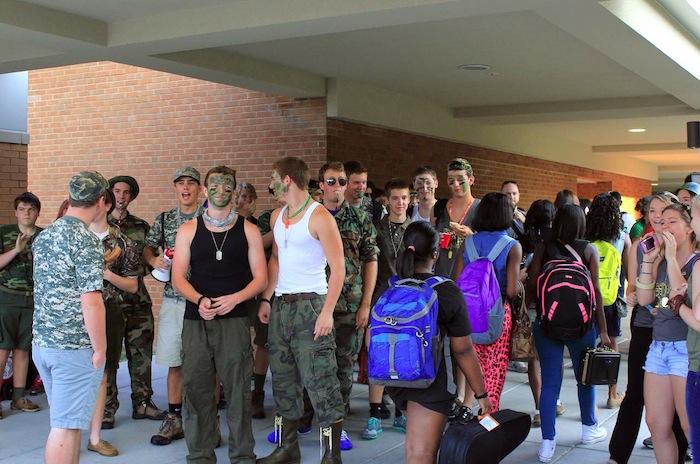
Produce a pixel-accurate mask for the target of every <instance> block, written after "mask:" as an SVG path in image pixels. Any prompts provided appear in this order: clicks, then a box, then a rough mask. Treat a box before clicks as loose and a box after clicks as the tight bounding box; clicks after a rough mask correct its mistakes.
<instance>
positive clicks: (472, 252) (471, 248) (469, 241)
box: [464, 235, 479, 263]
mask: <svg viewBox="0 0 700 464" xmlns="http://www.w3.org/2000/svg"><path fill="white" fill-rule="evenodd" d="M464 249H465V250H466V251H467V258H469V262H470V263H473V262H474V261H476V260H477V259H479V253H478V252H477V251H476V246H475V245H474V236H473V235H469V236H467V238H465V239H464Z"/></svg>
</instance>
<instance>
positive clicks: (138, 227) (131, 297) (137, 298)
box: [109, 211, 151, 310]
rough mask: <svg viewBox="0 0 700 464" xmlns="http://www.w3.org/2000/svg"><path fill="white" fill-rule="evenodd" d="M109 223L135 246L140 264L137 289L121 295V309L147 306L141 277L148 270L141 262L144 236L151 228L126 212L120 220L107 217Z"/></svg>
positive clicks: (147, 301) (144, 244)
mask: <svg viewBox="0 0 700 464" xmlns="http://www.w3.org/2000/svg"><path fill="white" fill-rule="evenodd" d="M109 222H110V223H111V224H114V225H115V226H117V227H118V228H119V231H120V232H121V233H122V234H123V235H126V236H127V237H128V238H129V239H131V241H132V242H133V243H134V244H135V245H136V253H137V254H138V257H139V260H140V262H141V265H140V267H141V272H142V274H141V275H140V276H139V289H138V291H137V292H136V293H124V294H123V295H122V305H121V306H122V308H123V309H125V310H128V309H130V308H133V307H134V306H142V305H145V306H148V305H150V304H151V296H150V295H149V294H148V290H147V289H146V285H144V283H143V276H144V275H146V274H148V271H149V268H148V265H147V264H146V262H145V261H144V260H143V249H144V248H145V247H146V236H148V231H149V230H150V229H151V226H149V225H148V223H147V222H146V221H144V220H143V219H141V218H140V217H138V216H134V215H132V214H131V213H129V212H128V211H127V213H126V217H125V218H124V219H121V220H116V219H114V218H113V217H112V216H110V217H109Z"/></svg>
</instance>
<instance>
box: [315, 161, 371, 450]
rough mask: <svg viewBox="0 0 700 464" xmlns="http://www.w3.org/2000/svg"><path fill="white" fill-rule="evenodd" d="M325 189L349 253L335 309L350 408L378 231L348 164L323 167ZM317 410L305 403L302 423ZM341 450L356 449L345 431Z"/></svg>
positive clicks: (342, 380) (343, 386)
mask: <svg viewBox="0 0 700 464" xmlns="http://www.w3.org/2000/svg"><path fill="white" fill-rule="evenodd" d="M318 177H319V181H320V182H321V188H322V189H323V205H324V206H325V207H326V209H327V210H328V211H329V212H330V213H331V214H332V215H333V216H334V217H335V221H336V223H337V225H338V230H339V231H340V236H341V238H342V241H343V250H344V255H345V283H344V285H343V292H342V294H341V296H340V298H339V299H338V304H337V305H336V307H335V312H334V326H335V343H336V345H337V349H336V361H337V364H338V380H339V381H340V391H341V393H342V396H343V404H344V406H345V410H346V411H347V410H348V409H349V401H350V392H351V390H352V382H353V378H352V368H353V363H354V360H355V357H356V356H357V354H358V353H359V350H360V346H361V339H360V333H361V331H362V329H364V328H365V327H366V326H367V321H368V320H369V310H370V303H371V301H372V294H373V292H374V286H375V284H376V281H377V270H378V265H377V255H378V252H379V249H378V248H377V232H376V229H375V228H374V225H373V224H372V220H371V217H370V216H369V215H368V214H367V213H366V212H365V211H363V210H361V209H360V208H356V207H355V206H352V205H351V204H350V203H349V202H348V201H346V200H347V197H348V195H347V192H346V186H347V185H349V184H348V177H347V176H346V172H345V169H344V166H343V165H342V164H341V163H339V162H331V163H328V164H326V165H324V166H323V167H321V169H320V170H319V176H318ZM312 418H313V409H312V408H311V405H310V404H309V402H308V401H306V402H305V416H304V423H303V424H302V426H306V427H308V426H309V425H310V424H311V420H312ZM340 444H341V449H343V450H348V449H351V448H352V442H351V441H350V439H349V437H348V436H347V433H345V431H343V437H342V440H341V443H340Z"/></svg>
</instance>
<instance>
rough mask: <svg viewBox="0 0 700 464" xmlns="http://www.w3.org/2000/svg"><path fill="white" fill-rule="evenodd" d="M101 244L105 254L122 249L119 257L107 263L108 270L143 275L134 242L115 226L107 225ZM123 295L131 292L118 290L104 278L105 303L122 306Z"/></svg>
mask: <svg viewBox="0 0 700 464" xmlns="http://www.w3.org/2000/svg"><path fill="white" fill-rule="evenodd" d="M102 246H103V247H104V253H105V254H106V253H108V252H110V251H112V250H113V249H115V248H117V247H119V248H121V250H122V252H121V254H120V255H119V258H117V259H116V260H115V261H113V262H112V263H110V264H109V265H108V267H109V270H110V271H112V272H114V273H115V274H117V275H119V276H122V277H138V276H142V275H143V266H142V264H141V255H139V253H138V246H137V245H136V242H134V241H133V240H131V239H130V238H129V237H127V236H126V235H124V234H122V233H121V232H120V231H119V228H118V227H117V226H114V225H110V226H109V233H108V234H107V236H105V238H103V239H102ZM125 295H131V293H128V292H125V291H122V290H119V289H118V288H117V287H115V286H114V285H112V284H111V283H109V282H107V281H106V280H105V281H104V290H103V291H102V299H103V300H104V302H105V305H115V306H122V305H123V304H124V296H125Z"/></svg>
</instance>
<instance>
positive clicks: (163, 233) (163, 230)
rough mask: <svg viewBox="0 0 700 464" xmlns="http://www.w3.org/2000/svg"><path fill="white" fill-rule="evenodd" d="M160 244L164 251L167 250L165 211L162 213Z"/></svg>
mask: <svg viewBox="0 0 700 464" xmlns="http://www.w3.org/2000/svg"><path fill="white" fill-rule="evenodd" d="M160 243H161V246H162V247H163V250H165V249H166V248H167V244H166V243H165V211H163V212H162V213H160Z"/></svg>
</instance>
